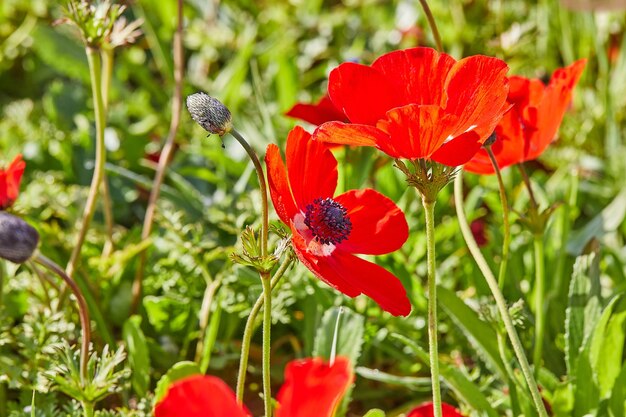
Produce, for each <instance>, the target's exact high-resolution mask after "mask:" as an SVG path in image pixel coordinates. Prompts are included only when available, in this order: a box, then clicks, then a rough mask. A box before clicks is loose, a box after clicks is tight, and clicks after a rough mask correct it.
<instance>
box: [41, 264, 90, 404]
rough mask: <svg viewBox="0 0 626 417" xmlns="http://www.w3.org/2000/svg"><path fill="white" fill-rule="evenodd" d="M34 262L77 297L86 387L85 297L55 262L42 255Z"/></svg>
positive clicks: (82, 376)
mask: <svg viewBox="0 0 626 417" xmlns="http://www.w3.org/2000/svg"><path fill="white" fill-rule="evenodd" d="M33 261H34V262H36V263H38V264H40V265H41V266H43V267H45V268H47V269H49V270H50V271H52V272H54V273H55V274H57V275H58V276H59V278H61V279H62V280H63V281H65V283H66V284H67V286H68V287H69V288H70V290H71V291H72V293H73V294H74V297H76V302H77V303H78V315H79V316H80V326H81V328H82V341H81V346H80V379H81V383H82V385H83V387H84V386H85V385H86V384H87V378H88V375H87V363H88V361H89V345H90V344H91V321H90V319H89V308H88V307H87V302H86V301H85V297H84V296H83V293H82V292H81V290H80V288H79V287H78V285H77V284H76V282H75V281H74V280H73V279H72V277H70V276H69V274H67V273H66V272H65V271H64V270H63V269H62V268H61V267H60V266H59V265H57V264H56V263H55V262H54V261H52V260H50V259H48V258H46V257H45V256H43V255H42V254H37V255H36V256H35V257H34V258H33ZM92 407H93V405H92ZM85 410H86V409H85ZM85 413H86V411H85ZM92 414H93V410H92ZM85 415H87V414H85Z"/></svg>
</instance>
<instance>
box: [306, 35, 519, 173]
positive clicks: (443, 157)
mask: <svg viewBox="0 0 626 417" xmlns="http://www.w3.org/2000/svg"><path fill="white" fill-rule="evenodd" d="M507 71H508V66H507V65H506V64H505V63H504V61H501V60H499V59H497V58H491V57H486V56H481V55H477V56H471V57H468V58H464V59H462V60H460V61H456V60H455V59H454V58H452V57H451V56H449V55H446V54H443V53H438V52H436V51H435V50H433V49H431V48H421V47H420V48H412V49H406V50H401V51H395V52H391V53H388V54H386V55H383V56H381V57H380V58H378V59H377V60H376V61H375V62H374V63H373V64H372V65H371V66H367V65H360V64H355V63H350V62H348V63H344V64H341V65H340V66H339V67H337V68H335V69H334V70H333V71H332V72H331V73H330V78H329V84H328V92H329V95H330V98H331V99H332V102H333V104H334V105H335V107H337V109H339V110H341V111H343V113H344V114H345V115H346V116H347V117H348V119H349V120H350V122H351V124H346V123H342V122H328V123H325V124H323V125H322V126H320V127H319V128H318V129H317V130H316V132H315V133H314V137H315V139H317V140H321V141H324V142H329V143H337V144H346V145H358V146H375V147H376V148H378V149H380V150H382V151H383V152H385V153H387V154H389V155H390V156H392V157H394V158H406V159H418V158H424V159H432V160H434V161H436V162H439V163H442V164H445V165H449V166H457V165H462V164H464V163H465V162H467V161H469V160H470V159H471V158H472V157H473V156H474V154H475V153H476V152H477V151H478V149H480V147H481V145H482V143H483V142H484V141H485V140H486V139H487V138H488V137H489V135H490V134H491V133H492V132H493V130H494V128H495V127H496V125H497V124H498V121H499V120H500V119H501V118H502V116H503V115H504V113H505V112H506V111H507V110H508V108H509V105H508V104H507V102H506V97H507V93H508V86H507V84H508V81H507V78H506V72H507Z"/></svg>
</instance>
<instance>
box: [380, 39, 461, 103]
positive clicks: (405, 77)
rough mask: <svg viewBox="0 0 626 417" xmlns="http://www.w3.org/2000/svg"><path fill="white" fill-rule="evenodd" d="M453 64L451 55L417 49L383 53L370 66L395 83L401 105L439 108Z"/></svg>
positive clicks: (430, 49) (429, 49) (421, 48)
mask: <svg viewBox="0 0 626 417" xmlns="http://www.w3.org/2000/svg"><path fill="white" fill-rule="evenodd" d="M455 62H456V61H455V60H454V58H452V57H451V56H450V55H447V54H440V53H438V52H437V51H435V50H434V49H432V48H423V47H420V48H411V49H405V50H402V51H394V52H390V53H388V54H385V55H383V56H381V57H380V58H378V59H377V60H376V61H375V62H374V63H373V64H372V67H373V68H376V69H377V70H378V71H380V72H381V73H382V74H384V75H386V76H387V79H389V80H393V81H395V83H396V87H395V88H396V89H397V91H403V92H404V97H403V103H402V104H404V105H406V104H411V103H413V104H436V105H439V104H440V103H441V96H442V93H443V86H444V83H445V80H446V76H447V75H448V72H449V71H450V69H451V68H452V66H453V65H454V63H455Z"/></svg>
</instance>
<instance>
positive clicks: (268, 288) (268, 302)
mask: <svg viewBox="0 0 626 417" xmlns="http://www.w3.org/2000/svg"><path fill="white" fill-rule="evenodd" d="M261 283H262V284H263V301H264V305H263V403H264V404H265V417H272V379H271V375H270V356H271V349H272V345H271V333H270V332H271V330H272V283H271V280H270V275H269V273H263V274H261Z"/></svg>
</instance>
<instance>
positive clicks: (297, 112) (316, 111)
mask: <svg viewBox="0 0 626 417" xmlns="http://www.w3.org/2000/svg"><path fill="white" fill-rule="evenodd" d="M285 114H286V115H287V116H289V117H293V118H294V119H300V120H304V121H305V122H308V123H311V124H313V125H321V124H322V123H326V122H332V121H335V120H339V121H342V122H347V121H348V119H347V118H346V116H345V114H343V113H342V112H341V111H339V110H337V108H336V107H335V105H334V104H333V102H332V101H331V100H330V97H328V94H326V95H324V96H323V97H322V98H320V99H319V101H318V102H317V103H315V104H306V103H296V104H295V105H294V106H293V107H292V108H291V109H289V111H288V112H287V113H285Z"/></svg>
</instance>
